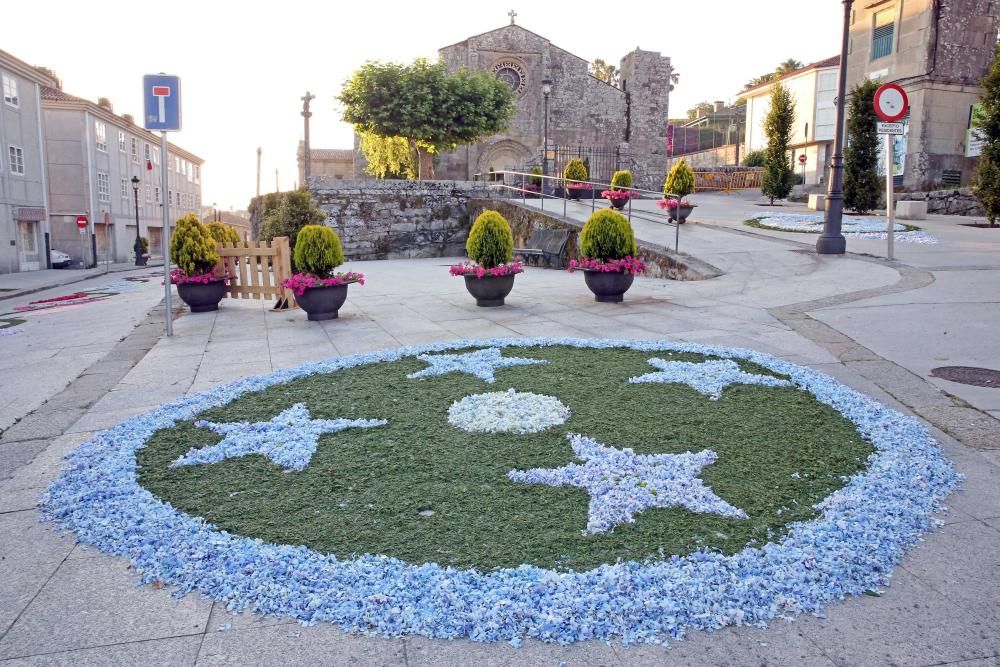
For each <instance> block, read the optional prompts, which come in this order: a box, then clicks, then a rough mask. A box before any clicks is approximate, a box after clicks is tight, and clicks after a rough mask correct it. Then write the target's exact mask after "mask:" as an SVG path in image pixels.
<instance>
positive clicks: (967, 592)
mask: <svg viewBox="0 0 1000 667" xmlns="http://www.w3.org/2000/svg"><path fill="white" fill-rule="evenodd" d="M699 199H700V201H701V203H702V204H703V207H702V208H701V209H699V211H698V212H697V213H698V215H697V216H696V217H695V218H694V220H695V221H697V220H707V219H709V217H711V219H712V220H713V222H712V223H707V222H700V223H699V222H693V223H692V224H690V225H686V226H685V228H684V229H683V230H682V234H683V236H682V244H684V245H683V246H682V250H684V249H688V250H689V251H692V252H694V251H695V249H697V251H698V253H699V256H702V255H701V254H700V253H704V255H703V256H702V258H703V259H705V260H707V261H709V262H710V263H713V264H715V265H716V266H719V267H720V268H725V269H726V273H725V275H723V276H721V277H719V278H716V279H713V280H708V281H702V282H697V283H695V282H671V281H661V280H650V279H638V280H637V281H636V284H635V286H634V287H633V289H632V291H630V292H629V295H628V299H627V301H626V303H625V304H621V305H612V304H597V303H595V302H594V301H593V300H592V297H591V296H590V294H589V292H587V291H586V289H585V288H584V287H583V285H582V277H581V276H579V275H569V274H567V273H564V272H555V271H549V270H545V269H529V270H528V271H527V272H526V273H525V274H524V275H523V276H519V277H518V279H517V284H516V287H515V291H514V293H513V294H512V295H511V297H510V298H509V305H508V306H507V307H505V308H500V309H479V308H476V307H475V306H474V305H473V304H472V301H471V299H470V297H469V296H468V294H467V293H466V292H465V289H464V287H463V286H462V284H461V281H460V280H458V279H452V278H450V277H449V276H447V269H446V268H445V267H446V265H447V263H448V260H446V259H438V260H411V261H389V262H361V263H354V264H352V265H351V266H350V267H349V268H351V269H354V270H361V271H363V272H364V273H366V274H367V275H368V278H369V280H368V282H367V284H366V285H365V286H364V287H357V288H355V287H352V288H351V295H350V298H349V300H348V302H347V305H346V306H345V308H344V309H343V310H342V311H341V319H339V320H335V321H331V322H325V323H309V322H306V321H305V316H304V314H303V313H301V312H298V311H292V312H286V313H275V312H271V311H270V310H268V308H267V307H266V306H265V305H262V304H260V303H256V302H250V301H232V302H226V303H224V306H223V309H222V310H220V311H219V312H218V313H215V314H200V315H190V314H187V315H184V316H182V317H181V318H180V319H179V320H177V321H176V323H175V331H176V334H177V335H176V336H175V337H174V338H172V339H159V338H158V336H157V332H158V331H159V327H160V326H161V324H160V323H159V322H157V321H149V322H147V323H146V324H144V325H140V326H139V327H138V328H137V329H136V330H135V333H133V335H131V336H129V337H127V338H126V339H125V340H123V341H121V342H118V343H117V344H115V347H114V348H113V351H112V352H111V354H110V356H108V357H106V358H105V359H104V360H102V361H100V362H99V363H98V364H97V366H95V367H94V369H93V371H94V375H95V376H96V375H100V376H102V377H105V376H106V377H108V378H112V380H111V382H110V383H107V382H106V384H108V385H109V386H108V388H109V389H111V391H109V392H107V393H106V394H103V395H102V397H101V398H100V399H99V400H97V401H96V402H94V403H92V404H88V407H87V408H86V409H84V410H82V411H81V414H80V415H79V417H78V419H76V420H75V421H74V423H72V424H70V425H68V426H67V427H65V428H64V429H62V430H60V433H62V435H52V436H46V437H44V438H39V439H38V440H36V441H35V442H41V443H42V445H43V447H42V448H41V449H38V450H37V452H35V453H34V454H33V455H32V456H31V457H28V458H27V459H26V460H23V461H22V462H21V464H20V465H19V466H17V467H16V469H14V470H13V471H12V473H11V476H10V479H9V480H7V481H6V482H0V535H3V536H4V539H3V540H2V541H0V660H3V659H5V658H9V659H12V660H13V661H14V662H12V663H11V664H38V663H49V664H87V663H90V664H132V663H135V664H150V663H151V662H155V663H159V664H206V665H207V664H338V665H339V664H391V665H397V664H398V665H424V664H436V665H447V664H472V663H483V664H526V665H538V664H546V665H549V664H550V665H558V664H560V663H566V664H568V665H578V664H583V665H633V664H650V665H654V664H655V665H659V664H712V665H717V664H775V665H790V664H795V665H825V666H828V665H833V664H838V665H845V664H846V665H855V664H897V665H900V664H905V665H934V664H951V663H954V664H963V665H989V664H997V663H998V661H1000V658H998V656H1000V612H998V610H997V605H996V599H997V598H998V596H1000V558H998V557H997V554H998V553H1000V484H998V482H1000V451H998V448H1000V438H998V437H996V434H997V431H996V420H995V419H993V418H991V417H989V416H987V415H986V414H985V413H984V412H982V411H979V410H975V409H973V408H972V407H970V405H968V404H966V403H965V402H964V401H963V400H962V399H965V400H967V401H968V402H969V403H971V404H972V405H980V406H981V407H983V408H984V409H991V408H990V407H989V406H990V405H993V404H992V403H991V402H990V401H992V400H994V398H995V397H994V395H993V394H992V393H990V391H992V390H983V392H984V393H983V394H982V396H974V395H973V394H972V393H967V394H966V393H962V394H959V393H958V392H960V391H961V392H965V391H967V390H965V389H961V388H956V387H952V386H950V385H949V387H948V389H949V391H951V392H952V393H953V394H955V396H949V395H947V394H945V393H942V392H941V391H940V390H939V385H938V384H937V383H936V382H935V381H934V380H930V381H929V380H928V378H927V377H926V370H927V369H926V368H925V367H924V366H921V364H922V363H924V364H925V365H926V362H928V361H929V360H933V362H934V363H944V362H947V363H959V362H962V363H966V362H969V363H971V362H976V363H979V362H983V361H984V360H985V361H989V359H988V358H986V355H987V354H988V350H990V349H995V348H989V347H988V346H989V344H990V343H989V341H986V340H983V339H982V334H981V333H977V330H975V329H974V328H973V327H974V325H975V324H976V322H977V318H984V319H985V321H986V322H988V323H992V322H993V320H989V319H988V318H989V317H991V316H993V315H991V311H990V308H991V307H993V306H995V301H996V297H995V295H996V293H997V292H996V288H995V285H996V284H997V283H996V281H995V280H990V279H991V278H995V277H996V273H995V272H996V270H997V268H996V266H997V262H996V259H997V258H1000V253H998V252H997V250H998V249H1000V236H997V237H995V240H994V237H985V236H983V237H980V236H972V235H971V232H968V230H957V229H953V228H952V227H953V222H948V221H939V220H934V221H930V222H929V223H928V224H927V227H928V229H931V230H932V231H933V232H934V233H936V234H940V235H941V236H942V239H943V241H944V242H943V243H942V244H941V245H940V246H937V247H929V248H927V247H919V248H903V247H901V248H900V257H901V258H902V261H900V262H896V263H892V264H890V263H887V262H884V261H882V260H879V259H877V258H874V257H867V256H860V255H848V256H846V257H836V258H829V257H817V256H816V255H815V254H813V253H811V252H803V250H807V248H808V246H809V245H810V242H811V239H809V240H808V241H802V240H800V239H799V238H797V235H790V234H774V233H768V232H763V233H758V232H753V233H752V234H748V233H746V230H745V228H743V227H741V226H740V225H739V222H740V220H742V219H743V218H742V217H741V216H744V215H747V213H748V212H752V211H753V210H756V206H755V204H754V202H746V201H741V200H740V199H739V198H736V197H729V198H725V197H722V196H702V197H699ZM789 210H794V207H790V208H789ZM583 213H584V211H581V215H582V214H583ZM949 225H951V226H949ZM637 229H638V231H639V235H640V237H641V238H652V239H654V240H662V239H659V237H656V236H655V235H662V234H663V228H662V226H660V225H656V224H655V223H648V226H647V225H645V224H637ZM975 231H976V232H978V231H981V230H975ZM987 233H992V234H998V233H997V232H987ZM863 243H865V244H868V243H870V244H872V245H868V246H865V247H862V246H861V245H857V244H855V243H854V242H851V245H850V246H849V247H850V248H851V249H852V250H863V251H864V252H866V253H870V254H872V255H874V254H876V253H877V251H878V247H877V246H876V244H875V242H863ZM935 248H936V251H937V253H938V254H935ZM945 262H946V263H945ZM952 267H959V268H957V269H955V268H952ZM157 287H158V285H157ZM144 289H145V288H144ZM149 289H150V291H149V294H148V295H146V292H145V291H137V292H134V293H129V294H123V295H121V296H120V297H115V298H118V299H122V301H119V302H113V301H110V300H109V301H108V302H107V307H108V308H109V311H108V313H109V315H110V313H111V312H112V309H114V308H123V307H124V306H125V304H126V299H128V298H135V299H137V300H139V297H140V295H143V296H142V299H143V303H144V304H145V305H151V304H153V303H154V302H155V301H157V300H158V294H154V293H153V292H155V290H153V289H152V288H149ZM130 295H131V296H130ZM146 299H148V300H146ZM115 303H117V305H115ZM97 305H100V304H97ZM97 305H92V306H90V307H91V308H93V307H97ZM135 307H136V309H137V310H136V312H139V311H141V308H140V307H139V305H138V304H136V306H135ZM147 309H148V308H147ZM79 312H80V313H81V316H82V314H83V313H84V312H86V311H84V310H83V309H82V308H81V309H80V311H79ZM995 312H996V309H995V308H994V309H993V311H992V313H993V314H995ZM48 317H56V315H49V316H48ZM959 318H964V320H965V321H964V322H963V326H959V327H957V328H956V327H955V326H953V325H954V324H955V323H956V322H958V321H959ZM39 319H41V318H39ZM109 319H114V318H110V317H109ZM98 321H100V320H98ZM29 323H30V322H29ZM36 324H37V323H36ZM37 325H38V326H40V324H37ZM89 326H90V327H92V328H93V327H94V326H95V324H94V320H91V321H90V323H89ZM101 326H102V327H103V326H104V323H103V322H101ZM123 326H124V325H123ZM945 327H947V328H945ZM77 328H78V329H80V330H83V327H82V326H80V327H77ZM944 330H947V331H948V333H947V334H944V333H943V331H944ZM991 330H992V332H995V331H996V326H995V325H991ZM26 331H27V330H26ZM623 335H627V336H632V337H636V338H661V337H669V338H674V339H680V340H690V341H698V342H706V343H716V344H726V345H737V346H742V347H752V348H756V349H759V350H762V351H766V352H771V353H774V354H777V355H779V356H782V357H784V358H786V359H789V360H791V361H794V362H797V363H802V364H806V365H809V366H812V367H814V368H817V369H820V370H822V371H824V372H827V373H830V374H831V375H834V376H836V377H837V378H838V379H840V380H842V381H843V382H845V383H847V384H849V385H850V386H853V387H855V388H857V389H859V390H862V391H864V392H866V393H868V394H870V395H872V396H874V397H875V398H877V399H878V400H881V401H883V402H885V403H886V404H888V405H890V406H892V407H895V408H897V409H900V410H903V411H911V412H914V413H916V414H918V415H920V416H921V417H923V418H925V419H927V420H928V421H929V422H930V423H931V424H933V425H935V426H936V427H935V428H934V431H935V433H936V434H937V435H938V437H939V438H940V440H941V442H942V444H943V446H944V448H945V450H946V452H947V454H948V455H949V456H950V457H951V458H952V459H953V460H954V461H955V462H956V465H957V466H958V468H959V470H960V471H961V472H962V473H964V474H965V475H966V476H967V481H966V485H965V488H964V490H963V491H961V492H959V493H956V494H955V495H954V496H953V497H952V498H950V499H949V505H950V508H951V512H950V513H949V514H947V515H945V516H943V517H942V518H943V520H944V523H945V525H944V527H943V528H941V529H940V530H938V531H936V532H934V533H932V534H930V535H928V536H927V539H926V540H925V541H924V543H923V544H921V545H920V546H919V547H918V548H916V549H915V550H914V551H913V552H912V553H911V554H910V555H909V556H908V557H907V558H906V559H905V561H904V562H903V563H902V564H901V566H899V567H898V568H897V569H896V571H895V576H894V579H893V585H892V586H891V587H890V588H889V589H888V590H887V591H886V592H885V593H884V594H883V595H882V596H881V597H868V596H865V597H862V598H857V599H852V600H849V601H846V602H843V603H839V604H833V605H830V606H829V607H828V609H827V616H828V618H827V619H826V620H820V619H816V618H812V617H807V618H799V619H796V620H795V621H794V622H792V623H781V622H778V623H775V624H774V626H773V627H771V628H770V629H767V630H758V629H750V628H727V629H726V630H723V631H721V632H717V633H711V634H709V633H695V634H693V635H692V636H690V637H689V638H688V639H686V640H685V641H683V642H679V643H675V644H674V646H673V647H672V648H671V649H669V651H668V650H667V649H663V648H633V649H623V648H622V647H620V646H608V645H605V644H600V643H581V644H576V645H573V646H570V647H565V648H563V647H558V646H550V645H544V644H540V643H537V642H527V643H526V644H525V646H524V647H523V648H522V649H520V650H515V649H513V648H511V647H510V646H508V645H506V644H501V645H483V644H476V643H473V642H468V641H452V642H442V641H429V640H425V639H422V638H413V637H410V638H401V639H385V638H380V637H365V636H357V635H349V634H345V633H343V632H341V631H339V630H337V629H336V628H332V627H330V626H317V627H313V628H300V627H298V626H296V625H294V624H289V623H288V622H287V621H285V620H284V619H275V618H262V617H256V616H252V615H241V616H233V615H231V614H228V613H227V612H226V610H225V609H222V608H220V606H219V605H217V604H213V603H212V602H211V601H209V600H204V599H199V598H197V597H194V596H190V595H189V596H187V597H185V598H183V599H182V600H179V601H178V600H174V599H173V598H172V597H170V596H169V595H168V594H167V591H164V590H155V589H153V588H151V587H137V586H136V585H135V584H136V577H135V573H134V572H132V571H130V570H129V569H128V565H127V563H126V562H125V561H123V560H122V559H115V558H110V557H107V556H104V555H102V554H99V553H95V552H93V551H92V550H88V549H86V548H84V547H82V546H79V545H75V544H73V542H72V540H71V539H69V538H67V537H60V536H57V535H55V534H54V533H53V532H52V531H51V530H50V529H49V528H48V527H47V526H44V525H39V524H38V523H37V521H36V515H35V512H34V509H33V508H34V505H35V498H36V497H37V494H38V492H39V491H40V490H41V489H42V488H43V487H44V486H45V485H46V484H48V482H49V481H50V480H51V479H52V478H53V477H54V476H55V475H56V474H57V473H58V470H59V467H60V465H61V463H60V459H59V457H60V455H61V454H63V453H65V452H67V451H70V450H71V449H73V448H74V447H76V446H77V445H78V444H79V443H80V442H83V441H84V440H86V439H87V438H88V437H89V436H90V435H91V434H92V433H93V432H94V431H95V430H97V429H101V428H104V427H106V426H110V425H112V424H114V423H116V422H117V421H119V420H120V419H121V418H123V417H124V416H126V415H128V414H131V413H133V412H135V411H139V410H143V409H145V408H148V407H152V406H154V405H157V404H159V403H162V402H163V401H164V400H167V399H168V398H171V397H175V396H182V395H184V394H186V393H191V392H195V391H201V390H204V389H207V388H209V387H211V386H214V385H215V384H217V383H219V382H223V381H226V380H230V379H235V378H237V377H240V376H243V375H247V374H252V373H264V372H269V371H271V370H275V369H278V368H284V367H289V366H293V365H297V364H299V363H302V362H304V361H308V360H313V359H320V358H326V357H330V356H335V355H342V354H352V353H356V352H363V351H368V350H373V349H378V348H383V347H394V346H397V345H401V344H415V343H423V342H432V341H441V340H448V339H453V338H458V337H463V338H465V337H490V336H581V337H597V336H623ZM946 335H947V336H948V337H947V338H945V336H946ZM10 340H11V341H12V340H13V338H12V339H10ZM6 342H10V341H6V340H5V339H3V338H0V345H4V344H6ZM111 342H112V341H111V340H110V339H109V340H108V341H107V344H110V343H111ZM147 348H151V349H149V352H148V353H146V351H145V350H146V349H147ZM130 350H140V351H141V354H137V355H136V356H139V357H140V359H139V360H138V363H136V364H135V365H134V367H131V366H129V367H128V368H125V367H124V364H120V363H119V365H117V366H114V365H113V364H115V363H118V362H116V358H118V357H125V356H127V355H128V354H129V353H130V352H129V351H130ZM977 355H981V356H977ZM936 357H942V359H937V358H936ZM998 358H1000V356H994V357H993V359H992V365H993V366H994V367H995V366H996V365H997V362H996V359H998ZM105 370H106V372H105ZM81 381H87V382H90V381H89V380H87V376H84V378H81V380H78V381H77V382H74V383H73V384H71V385H70V387H69V388H68V389H67V390H66V392H63V393H62V394H60V396H57V397H56V398H55V399H54V400H56V401H66V402H72V401H73V400H74V394H75V392H76V395H75V398H76V399H77V400H79V398H80V396H79V395H78V392H79V391H83V390H85V389H86V387H87V384H84V385H82V387H83V389H78V388H77V387H78V386H79V385H78V383H79V382H81ZM966 396H968V398H966ZM60 397H61V398H60ZM25 421H26V422H27V421H28V420H25ZM949 433H951V434H953V435H954V437H951V436H949ZM963 443H965V444H963ZM968 445H974V446H968ZM0 446H2V445H0ZM33 446H35V445H33ZM0 452H3V450H2V449H0Z"/></svg>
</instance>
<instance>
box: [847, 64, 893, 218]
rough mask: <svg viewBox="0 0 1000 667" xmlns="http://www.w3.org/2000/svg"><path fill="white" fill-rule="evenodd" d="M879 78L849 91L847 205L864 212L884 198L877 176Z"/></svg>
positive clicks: (867, 81)
mask: <svg viewBox="0 0 1000 667" xmlns="http://www.w3.org/2000/svg"><path fill="white" fill-rule="evenodd" d="M878 87H879V83H878V81H873V80H871V79H865V80H864V81H862V82H861V83H859V84H858V85H856V86H854V89H853V90H852V91H851V92H850V97H849V98H848V99H849V100H850V106H849V111H848V116H847V147H846V148H845V149H844V208H848V209H850V210H852V211H854V212H856V213H860V214H862V215H863V214H865V213H868V212H869V211H871V210H873V209H874V208H875V207H876V206H878V204H879V199H881V198H882V190H883V187H882V183H881V182H880V181H881V179H880V178H879V176H878V145H879V136H878V116H877V115H876V114H875V91H876V90H878Z"/></svg>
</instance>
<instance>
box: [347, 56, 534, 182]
mask: <svg viewBox="0 0 1000 667" xmlns="http://www.w3.org/2000/svg"><path fill="white" fill-rule="evenodd" d="M337 99H338V100H340V102H341V103H342V104H343V106H344V112H343V119H344V120H345V121H346V122H348V123H352V124H353V125H354V129H355V130H356V131H357V132H359V133H367V134H373V135H376V136H379V137H403V138H404V139H406V141H407V142H408V143H409V145H410V148H411V149H412V150H414V151H415V152H416V153H417V155H418V156H419V172H418V173H419V177H420V178H433V177H434V161H433V155H434V154H435V153H440V152H442V151H448V150H453V149H454V148H456V147H457V146H459V145H461V144H468V143H473V142H475V141H479V140H480V139H483V138H485V137H488V136H490V135H493V134H496V133H497V132H500V131H502V130H504V129H505V128H506V127H507V122H508V121H509V120H510V117H511V116H512V115H513V113H514V93H513V91H512V90H511V89H510V86H508V85H507V84H506V83H504V82H502V81H499V80H497V78H496V77H494V76H492V75H490V74H489V73H487V72H478V71H477V72H470V71H468V70H461V71H459V72H457V73H454V74H451V73H449V72H448V71H447V69H445V66H444V64H443V63H440V62H437V63H432V62H429V61H427V60H423V59H418V60H415V61H414V62H413V63H412V64H410V65H402V64H398V63H380V62H369V63H366V64H364V65H363V66H362V67H361V68H360V69H359V70H358V71H356V72H355V73H354V75H353V76H352V77H351V78H350V79H349V80H348V81H347V82H346V83H345V84H344V87H343V89H342V90H341V92H340V95H339V96H338V98H337Z"/></svg>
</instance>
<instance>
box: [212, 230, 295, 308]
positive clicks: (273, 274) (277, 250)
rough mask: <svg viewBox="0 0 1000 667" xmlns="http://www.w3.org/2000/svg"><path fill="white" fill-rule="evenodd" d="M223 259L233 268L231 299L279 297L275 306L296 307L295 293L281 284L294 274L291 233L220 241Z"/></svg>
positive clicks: (230, 271)
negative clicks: (266, 239) (243, 239)
mask: <svg viewBox="0 0 1000 667" xmlns="http://www.w3.org/2000/svg"><path fill="white" fill-rule="evenodd" d="M217 249H218V251H219V256H220V257H222V263H223V265H224V266H225V267H226V268H227V270H228V272H229V287H228V288H227V290H226V296H228V297H229V298H231V299H265V300H268V301H270V300H272V299H274V300H277V303H275V304H274V310H286V309H288V308H295V307H296V303H295V295H294V294H292V291H291V290H289V289H286V288H284V287H282V286H281V281H282V280H284V279H285V278H288V277H290V276H291V275H292V255H291V252H290V251H289V248H288V237H287V236H279V237H277V238H275V239H274V240H272V241H271V242H270V243H269V242H267V241H241V242H240V243H236V244H233V243H220V244H218V246H217Z"/></svg>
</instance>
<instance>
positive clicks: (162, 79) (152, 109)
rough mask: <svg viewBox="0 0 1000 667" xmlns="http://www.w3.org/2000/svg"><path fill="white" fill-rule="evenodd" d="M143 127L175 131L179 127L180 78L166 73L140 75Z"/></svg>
mask: <svg viewBox="0 0 1000 667" xmlns="http://www.w3.org/2000/svg"><path fill="white" fill-rule="evenodd" d="M142 90H143V93H142V96H143V100H144V104H143V115H142V120H143V127H145V128H146V129H147V130H162V131H166V132H177V131H178V130H180V129H181V78H180V77H179V76H170V75H167V74H147V75H145V76H144V77H142Z"/></svg>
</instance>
